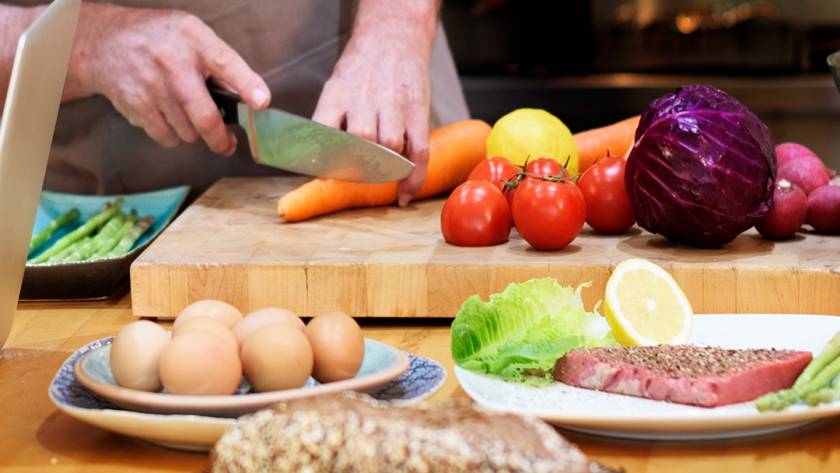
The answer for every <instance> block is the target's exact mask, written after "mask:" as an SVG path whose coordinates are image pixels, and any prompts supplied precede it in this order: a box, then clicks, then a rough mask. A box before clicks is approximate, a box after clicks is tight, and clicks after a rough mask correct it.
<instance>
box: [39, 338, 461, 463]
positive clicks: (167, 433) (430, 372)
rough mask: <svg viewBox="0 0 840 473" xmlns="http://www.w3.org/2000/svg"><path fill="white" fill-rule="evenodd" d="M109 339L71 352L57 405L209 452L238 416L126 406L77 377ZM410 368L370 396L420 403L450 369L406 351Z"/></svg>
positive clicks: (93, 420) (122, 429)
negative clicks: (86, 360) (85, 362)
mask: <svg viewBox="0 0 840 473" xmlns="http://www.w3.org/2000/svg"><path fill="white" fill-rule="evenodd" d="M110 341H111V338H105V339H102V340H96V341H94V342H91V343H89V344H87V345H86V346H84V347H82V348H80V349H79V350H77V351H76V352H75V353H73V354H72V355H71V356H70V357H69V358H67V360H66V361H65V362H64V364H63V365H62V366H61V368H60V369H59V370H58V372H57V373H56V375H55V377H54V378H53V380H52V382H51V383H50V387H49V396H50V400H52V402H53V404H55V405H56V407H58V408H59V409H61V410H62V411H63V412H65V413H66V414H68V415H70V416H72V417H75V418H76V419H79V420H81V421H82V422H85V423H88V424H91V425H95V426H97V427H100V428H103V429H106V430H110V431H112V432H117V433H120V434H123V435H128V436H131V437H138V438H141V439H144V440H148V441H150V442H154V443H157V444H161V445H164V446H167V447H172V448H178V449H183V450H199V451H204V450H208V449H209V448H211V447H212V446H213V444H214V443H216V440H218V439H219V437H221V436H222V434H223V433H224V431H225V430H226V429H227V428H229V427H231V426H232V425H234V424H235V423H236V419H230V418H220V417H211V416H200V415H183V414H149V413H145V412H134V411H129V410H123V409H120V408H119V407H117V406H115V405H114V404H112V403H110V402H109V401H107V400H106V399H103V398H101V397H99V396H97V395H96V394H94V393H93V392H91V391H89V390H87V389H86V388H85V387H84V386H82V385H81V384H80V383H79V382H78V381H77V380H76V378H75V376H74V371H75V366H76V363H77V362H78V361H79V359H80V358H82V357H83V356H84V355H85V354H86V353H89V352H91V351H94V350H97V349H101V348H102V347H103V346H107V344H109V343H110ZM408 358H409V360H410V367H409V368H408V370H407V371H405V372H404V373H403V374H402V375H400V376H399V377H398V378H397V379H395V380H393V381H392V382H390V383H388V384H386V385H384V386H382V387H380V388H377V389H376V390H374V391H372V392H370V393H369V394H370V395H371V396H373V397H374V398H376V399H379V400H387V401H391V402H396V403H406V404H410V403H414V402H418V401H421V400H423V399H425V398H427V397H429V396H431V395H432V394H434V393H435V392H437V391H438V390H439V389H440V388H441V386H443V383H444V381H445V380H446V370H445V369H444V368H443V366H441V365H440V364H439V363H438V362H436V361H434V360H432V359H429V358H425V357H422V356H415V355H411V354H409V355H408Z"/></svg>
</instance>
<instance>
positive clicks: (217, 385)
mask: <svg viewBox="0 0 840 473" xmlns="http://www.w3.org/2000/svg"><path fill="white" fill-rule="evenodd" d="M159 373H160V380H161V383H162V384H163V389H164V391H165V392H167V393H169V394H185V395H198V396H208V395H225V394H233V393H234V392H235V391H236V388H237V387H238V386H239V383H240V381H241V380H242V364H241V362H240V361H239V353H238V352H237V350H236V349H235V348H232V347H231V346H230V345H229V344H227V343H225V342H224V341H223V340H222V339H220V338H219V337H217V336H214V335H212V334H210V333H206V332H187V333H183V334H179V335H178V336H177V337H174V338H173V339H172V341H170V342H169V343H168V344H167V345H166V346H165V347H164V348H163V351H162V352H161V354H160V363H159Z"/></svg>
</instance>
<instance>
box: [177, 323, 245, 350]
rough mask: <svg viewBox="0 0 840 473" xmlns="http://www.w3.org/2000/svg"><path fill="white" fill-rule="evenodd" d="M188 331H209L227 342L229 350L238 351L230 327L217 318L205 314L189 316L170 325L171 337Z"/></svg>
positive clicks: (237, 343) (237, 344)
mask: <svg viewBox="0 0 840 473" xmlns="http://www.w3.org/2000/svg"><path fill="white" fill-rule="evenodd" d="M190 332H201V333H209V334H210V335H213V336H214V337H217V338H219V339H220V340H221V341H223V342H224V343H225V344H227V345H228V346H229V347H230V349H231V350H233V351H235V352H236V353H239V342H237V341H236V337H234V336H233V332H232V331H231V330H230V328H228V326H227V325H225V324H224V323H222V322H220V321H219V319H212V318H210V317H205V316H201V317H191V318H189V319H187V320H186V321H185V322H183V323H181V324H179V325H177V326H173V327H172V338H176V337H178V336H179V335H182V334H185V333H190Z"/></svg>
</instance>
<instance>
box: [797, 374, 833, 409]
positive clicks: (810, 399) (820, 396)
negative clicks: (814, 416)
mask: <svg viewBox="0 0 840 473" xmlns="http://www.w3.org/2000/svg"><path fill="white" fill-rule="evenodd" d="M838 399H840V376H838V377H836V378H834V383H832V385H831V386H830V387H827V388H821V389H820V390H818V391H815V392H813V393H811V394H809V395H808V396H807V397H806V398H805V402H807V403H808V405H810V406H816V405H817V404H822V403H827V402H834V401H836V400H838Z"/></svg>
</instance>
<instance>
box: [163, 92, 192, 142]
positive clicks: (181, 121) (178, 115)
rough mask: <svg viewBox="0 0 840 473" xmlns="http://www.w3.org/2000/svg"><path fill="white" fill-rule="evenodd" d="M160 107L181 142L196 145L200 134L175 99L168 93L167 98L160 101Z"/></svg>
mask: <svg viewBox="0 0 840 473" xmlns="http://www.w3.org/2000/svg"><path fill="white" fill-rule="evenodd" d="M158 106H159V107H160V111H161V113H162V114H163V117H164V118H165V119H166V121H167V123H169V126H171V127H172V129H173V130H175V133H177V134H178V138H180V139H181V141H184V142H187V143H195V142H196V140H198V132H197V131H195V127H193V125H192V123H191V122H190V119H189V118H188V117H187V114H186V112H184V109H183V108H182V107H181V104H180V103H179V102H178V100H176V99H175V97H173V96H172V95H171V94H169V93H167V94H166V96H165V97H161V98H159V99H158Z"/></svg>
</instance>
